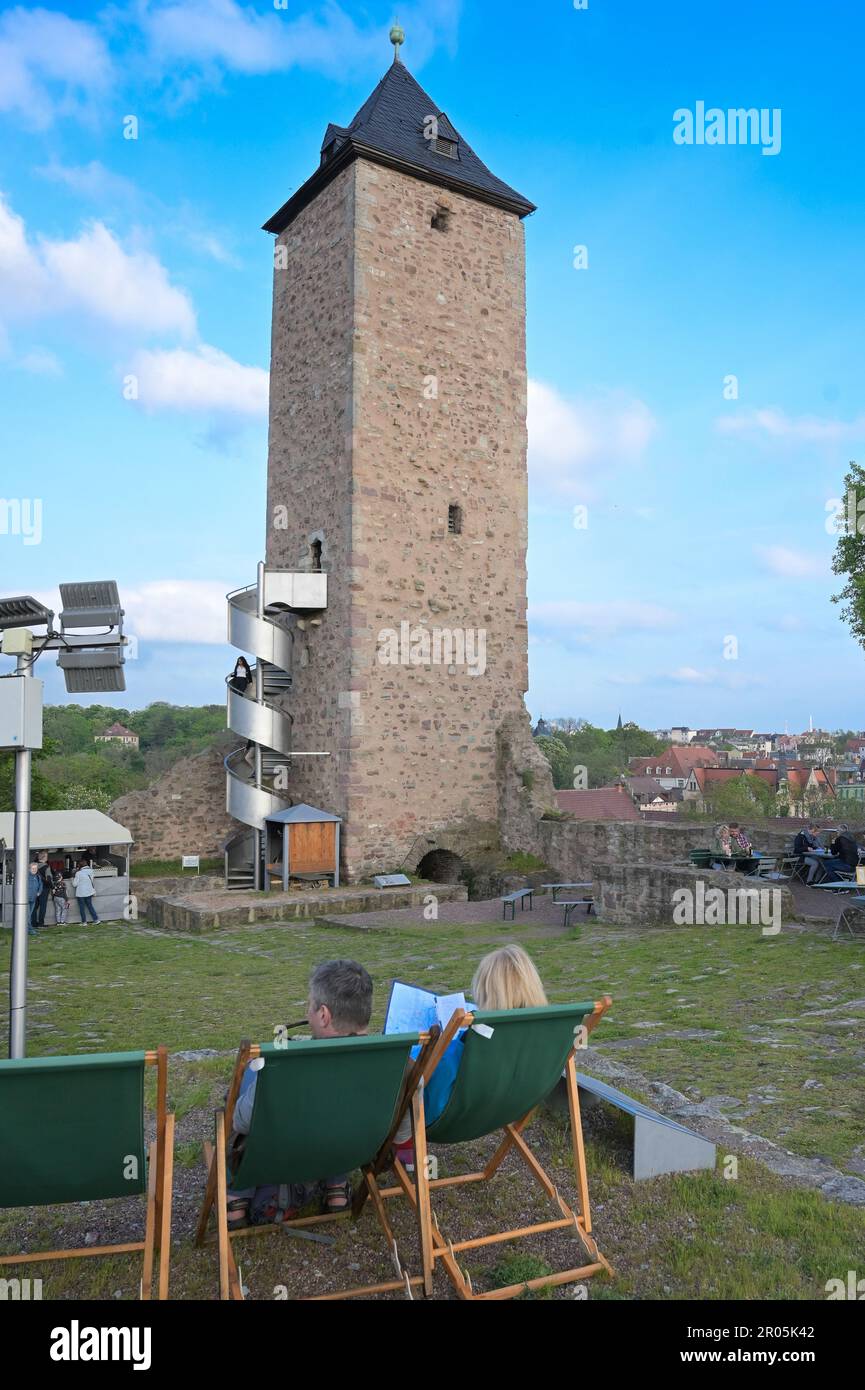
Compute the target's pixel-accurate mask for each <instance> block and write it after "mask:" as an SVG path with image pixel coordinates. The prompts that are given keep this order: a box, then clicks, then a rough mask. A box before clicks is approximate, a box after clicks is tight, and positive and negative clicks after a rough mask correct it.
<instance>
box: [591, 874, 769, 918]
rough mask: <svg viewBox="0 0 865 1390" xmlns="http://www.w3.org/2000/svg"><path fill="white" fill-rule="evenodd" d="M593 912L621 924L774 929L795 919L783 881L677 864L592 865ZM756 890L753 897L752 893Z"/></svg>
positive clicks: (599, 916)
mask: <svg viewBox="0 0 865 1390" xmlns="http://www.w3.org/2000/svg"><path fill="white" fill-rule="evenodd" d="M588 877H590V878H591V880H592V892H593V895H594V899H595V911H596V912H597V915H598V918H599V920H600V921H601V922H613V923H616V924H617V925H620V926H637V927H661V926H664V927H673V926H708V927H711V926H725V925H729V926H751V927H752V928H753V929H757V928H761V929H762V928H766V929H769V930H771V929H773V928H775V927H778V926H782V925H784V924H786V923H787V922H790V921H792V920H793V919H794V917H795V910H794V903H793V895H792V893H791V892H790V889H789V888H788V887H787V886H786V884H783V883H772V882H771V881H768V880H765V879H758V878H756V877H755V876H752V875H745V874H737V873H733V872H728V871H726V870H707V869H691V868H688V867H687V866H686V865H678V864H618V863H616V864H610V863H604V862H597V861H596V862H594V863H592V864H591V865H590V874H589V875H588ZM755 894H756V896H755Z"/></svg>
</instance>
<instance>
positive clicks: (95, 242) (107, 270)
mask: <svg viewBox="0 0 865 1390" xmlns="http://www.w3.org/2000/svg"><path fill="white" fill-rule="evenodd" d="M0 310H4V311H5V313H6V315H7V317H10V318H29V317H35V316H38V315H42V314H49V313H51V314H54V313H63V312H66V313H69V312H73V313H79V314H80V313H82V312H84V313H85V314H87V315H88V316H90V317H93V318H95V319H96V320H97V321H99V322H101V323H108V324H112V325H113V326H115V327H118V328H127V329H134V330H136V331H138V332H143V333H149V332H166V331H168V332H175V333H179V334H180V335H182V336H184V337H186V336H189V335H191V334H192V333H193V332H194V331H195V311H194V310H193V307H192V303H191V301H190V299H189V297H188V295H187V294H186V293H185V292H184V291H183V290H180V289H177V288H176V287H175V286H174V285H172V284H171V282H170V280H169V277H168V272H167V270H166V269H165V267H164V266H163V265H162V263H161V262H160V261H159V260H158V258H157V257H156V256H154V255H153V254H152V252H150V251H147V250H144V249H141V248H132V249H131V250H125V249H124V247H123V246H121V244H120V242H119V241H118V240H117V238H116V237H115V236H114V234H113V233H112V232H110V231H109V230H108V228H107V227H106V226H104V224H103V223H101V222H94V223H92V224H91V225H90V226H88V227H86V228H85V229H84V230H83V231H82V232H81V233H80V234H79V235H78V236H77V237H75V238H73V239H72V240H69V241H53V240H51V239H50V238H48V237H41V238H39V239H38V240H37V241H36V242H35V243H34V242H31V241H30V240H29V239H28V236H27V230H26V227H25V225H24V221H23V219H22V218H21V217H19V216H18V214H17V213H15V212H13V210H12V209H11V208H10V207H9V205H8V203H6V202H5V201H4V199H3V198H2V195H0Z"/></svg>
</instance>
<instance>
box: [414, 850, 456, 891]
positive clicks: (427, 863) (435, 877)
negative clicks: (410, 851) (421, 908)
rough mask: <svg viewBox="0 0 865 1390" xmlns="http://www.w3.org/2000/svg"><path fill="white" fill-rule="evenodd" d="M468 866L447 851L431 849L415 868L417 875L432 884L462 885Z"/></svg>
mask: <svg viewBox="0 0 865 1390" xmlns="http://www.w3.org/2000/svg"><path fill="white" fill-rule="evenodd" d="M467 869H468V865H467V864H466V862H465V860H464V859H461V858H460V856H459V855H458V854H454V853H453V851H452V850H449V849H431V850H430V851H429V852H428V853H427V854H425V855H424V857H423V859H421V861H420V863H419V864H418V866H417V870H416V872H417V874H418V875H419V876H420V877H421V878H428V879H430V880H431V881H432V882H433V883H464V882H465V881H466V877H467V873H466V871H467Z"/></svg>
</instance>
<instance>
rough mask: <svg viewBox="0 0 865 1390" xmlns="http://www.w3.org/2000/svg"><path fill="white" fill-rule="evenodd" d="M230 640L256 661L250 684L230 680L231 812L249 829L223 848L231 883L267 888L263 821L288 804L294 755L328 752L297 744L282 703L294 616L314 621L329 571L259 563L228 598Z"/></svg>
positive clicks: (288, 675)
mask: <svg viewBox="0 0 865 1390" xmlns="http://www.w3.org/2000/svg"><path fill="white" fill-rule="evenodd" d="M226 601H227V603H228V640H229V642H230V643H231V644H232V646H234V647H238V648H239V649H240V650H241V651H242V652H246V653H248V654H249V655H251V656H253V657H254V658H255V664H254V665H253V666H252V667H251V671H252V679H251V681H250V682H249V683H248V684H247V685H246V687H245V688H241V686H240V684H239V683H238V684H236V683H235V681H234V677H233V676H228V677H227V678H226V687H227V723H228V727H229V729H231V730H232V732H233V733H235V734H237V735H238V737H240V738H242V739H243V743H242V744H240V745H239V746H238V747H237V748H235V749H233V750H232V751H231V752H230V753H229V754H228V756H227V757H226V758H225V760H224V761H225V773H226V803H225V804H226V810H227V811H228V814H229V815H230V816H232V817H233V818H234V819H235V820H238V821H241V822H242V823H243V824H244V825H246V826H248V827H249V829H248V830H245V831H241V832H240V833H239V834H237V835H235V836H234V837H233V838H232V839H230V840H229V841H228V843H227V844H226V846H225V883H226V887H228V888H233V889H240V888H261V887H265V886H266V875H265V862H264V861H265V857H266V842H265V835H264V832H265V821H266V818H267V817H268V816H271V815H274V814H275V813H276V812H278V811H282V810H284V809H285V808H286V807H287V806H289V805H290V804H291V800H290V797H289V796H288V794H287V793H286V791H285V790H284V787H285V777H286V773H287V770H288V764H289V760H290V759H291V758H292V757H327V756H328V754H327V753H317V752H309V751H306V750H305V751H304V752H302V753H299V752H296V751H295V750H294V749H293V748H292V741H291V726H292V716H291V714H290V713H288V711H287V710H285V709H284V708H282V705H283V703H284V701H285V697H286V696H287V695H288V694H289V693H290V691H291V684H292V651H293V647H294V627H293V625H291V617H292V615H296V616H295V619H294V621H295V622H296V621H297V616H298V615H299V617H300V619H301V621H302V622H304V623H305V622H311V623H313V624H317V623H318V622H320V621H321V619H320V614H321V612H322V610H323V609H325V608H326V607H327V575H326V574H323V573H319V572H313V573H304V572H299V571H295V570H276V569H270V568H268V567H266V566H265V565H263V564H260V565H259V567H258V580H257V582H256V583H255V584H250V585H247V587H246V588H242V589H235V590H233V591H232V592H231V593H230V594H228V595H227V596H226Z"/></svg>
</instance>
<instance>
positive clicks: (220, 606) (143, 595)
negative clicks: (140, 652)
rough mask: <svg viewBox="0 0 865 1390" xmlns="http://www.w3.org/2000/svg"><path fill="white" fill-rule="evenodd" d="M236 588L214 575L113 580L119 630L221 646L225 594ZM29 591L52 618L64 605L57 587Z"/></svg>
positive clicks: (129, 634)
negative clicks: (140, 581) (119, 610)
mask: <svg viewBox="0 0 865 1390" xmlns="http://www.w3.org/2000/svg"><path fill="white" fill-rule="evenodd" d="M236 587H237V586H236V585H235V584H229V583H226V582H224V581H222V580H218V579H153V580H151V581H149V582H148V583H146V584H125V583H124V582H123V580H122V578H118V588H119V590H120V603H121V605H122V607H123V612H124V618H123V631H124V634H125V635H126V636H127V637H136V638H137V639H139V640H140V641H144V642H203V643H206V644H207V645H208V646H216V645H220V646H221V645H224V644H225V643H226V642H227V641H228V638H227V636H226V611H227V610H226V605H225V595H226V594H227V593H228V592H229V590H231V589H233V588H236ZM31 592H32V593H33V596H34V598H36V599H38V600H39V602H40V603H44V604H45V605H46V607H48V608H50V609H51V611H52V612H53V613H54V615H55V620H56V618H57V616H58V615H59V613H60V611H61V609H62V607H63V604H62V602H61V599H60V591H59V589H40V590H36V591H35V592H34V591H33V590H31ZM56 625H57V624H56V621H55V626H56Z"/></svg>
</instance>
